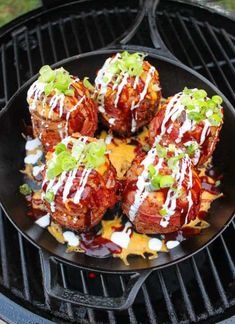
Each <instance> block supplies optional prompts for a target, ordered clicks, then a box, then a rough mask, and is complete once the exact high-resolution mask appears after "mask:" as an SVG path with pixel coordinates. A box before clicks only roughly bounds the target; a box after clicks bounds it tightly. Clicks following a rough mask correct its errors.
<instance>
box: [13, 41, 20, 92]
mask: <svg viewBox="0 0 235 324" xmlns="http://www.w3.org/2000/svg"><path fill="white" fill-rule="evenodd" d="M13 47H14V59H15V62H14V63H15V69H16V79H17V86H18V88H19V87H20V85H21V78H20V63H19V57H18V44H17V36H16V35H15V36H13Z"/></svg>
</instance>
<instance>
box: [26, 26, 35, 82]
mask: <svg viewBox="0 0 235 324" xmlns="http://www.w3.org/2000/svg"><path fill="white" fill-rule="evenodd" d="M24 38H25V44H26V50H27V58H28V63H29V75H30V77H32V76H33V64H32V55H31V53H30V46H29V33H28V29H25V32H24Z"/></svg>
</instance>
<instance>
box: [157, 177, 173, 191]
mask: <svg viewBox="0 0 235 324" xmlns="http://www.w3.org/2000/svg"><path fill="white" fill-rule="evenodd" d="M174 182H175V180H174V178H173V177H172V176H170V175H164V176H161V178H160V187H161V188H167V187H171V186H172V185H173V183H174Z"/></svg>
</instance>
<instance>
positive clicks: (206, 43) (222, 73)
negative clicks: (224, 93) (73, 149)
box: [190, 18, 235, 99]
mask: <svg viewBox="0 0 235 324" xmlns="http://www.w3.org/2000/svg"><path fill="white" fill-rule="evenodd" d="M190 20H191V21H192V24H193V26H194V28H195V30H196V31H197V32H198V35H199V36H200V38H201V40H202V42H203V44H204V45H205V47H206V48H207V50H208V53H209V54H210V56H211V58H212V60H213V62H214V64H215V66H216V68H217V70H218V71H219V74H220V75H221V77H222V79H223V81H224V83H225V84H226V87H227V88H228V90H229V92H230V95H231V96H232V98H233V99H235V95H234V91H233V89H232V87H231V85H230V83H229V81H228V80H227V78H226V76H225V74H224V72H223V70H222V69H221V67H220V66H219V64H218V62H217V60H216V57H215V55H214V53H213V52H212V50H211V48H210V46H209V45H208V42H207V40H206V38H205V36H204V34H203V33H202V31H201V29H200V27H199V26H198V24H197V23H196V21H195V19H194V18H191V19H190Z"/></svg>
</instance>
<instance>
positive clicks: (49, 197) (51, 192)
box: [45, 190, 55, 203]
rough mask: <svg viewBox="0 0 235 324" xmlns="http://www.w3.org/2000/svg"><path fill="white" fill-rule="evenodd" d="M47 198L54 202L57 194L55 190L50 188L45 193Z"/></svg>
mask: <svg viewBox="0 0 235 324" xmlns="http://www.w3.org/2000/svg"><path fill="white" fill-rule="evenodd" d="M45 199H46V200H47V201H48V202H49V203H52V202H53V201H54V199H55V194H54V192H53V191H51V190H49V191H47V192H46V194H45Z"/></svg>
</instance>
